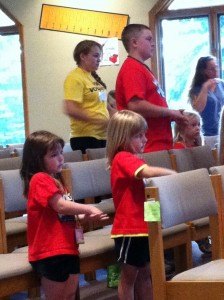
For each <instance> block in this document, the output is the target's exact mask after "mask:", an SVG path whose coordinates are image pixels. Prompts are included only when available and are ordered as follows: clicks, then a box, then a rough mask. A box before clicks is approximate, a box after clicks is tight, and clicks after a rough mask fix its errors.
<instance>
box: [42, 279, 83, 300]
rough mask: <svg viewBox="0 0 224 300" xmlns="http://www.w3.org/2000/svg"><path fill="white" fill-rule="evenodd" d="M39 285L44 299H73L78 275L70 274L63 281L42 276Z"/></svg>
mask: <svg viewBox="0 0 224 300" xmlns="http://www.w3.org/2000/svg"><path fill="white" fill-rule="evenodd" d="M41 285H42V288H43V291H44V294H45V297H46V300H58V299H65V300H74V299H75V294H76V289H77V286H78V275H70V276H69V278H68V279H67V280H66V281H64V282H57V281H52V280H49V279H47V278H45V277H42V279H41Z"/></svg>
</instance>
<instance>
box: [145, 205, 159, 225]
mask: <svg viewBox="0 0 224 300" xmlns="http://www.w3.org/2000/svg"><path fill="white" fill-rule="evenodd" d="M144 221H146V222H160V221H161V216H160V203H159V201H155V200H149V201H146V202H144Z"/></svg>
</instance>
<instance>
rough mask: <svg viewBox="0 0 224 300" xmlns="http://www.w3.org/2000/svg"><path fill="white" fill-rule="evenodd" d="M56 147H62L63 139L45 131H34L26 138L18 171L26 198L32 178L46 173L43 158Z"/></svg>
mask: <svg viewBox="0 0 224 300" xmlns="http://www.w3.org/2000/svg"><path fill="white" fill-rule="evenodd" d="M58 145H61V147H62V148H63V147H64V141H63V139H62V138H60V137H58V136H57V135H55V134H53V133H51V132H48V131H45V130H40V131H35V132H33V133H31V134H30V135H29V136H28V137H27V139H26V141H25V143H24V147H23V156H22V166H21V169H20V175H21V178H22V179H23V181H24V195H25V196H26V197H27V195H28V191H29V183H30V180H31V178H32V176H33V175H34V174H36V173H38V172H46V170H45V165H44V156H45V155H46V154H47V152H48V151H51V150H54V149H55V148H57V147H58ZM58 179H59V180H61V177H60V174H58Z"/></svg>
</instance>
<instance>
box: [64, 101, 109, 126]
mask: <svg viewBox="0 0 224 300" xmlns="http://www.w3.org/2000/svg"><path fill="white" fill-rule="evenodd" d="M64 113H65V114H66V115H67V116H69V117H71V118H74V119H77V120H80V121H84V122H89V123H92V124H101V125H103V126H105V127H106V126H107V124H108V120H104V119H98V118H94V117H92V116H90V115H88V113H87V112H86V111H85V110H84V109H83V108H82V107H80V106H79V104H78V103H76V102H75V101H73V100H68V99H65V100H64Z"/></svg>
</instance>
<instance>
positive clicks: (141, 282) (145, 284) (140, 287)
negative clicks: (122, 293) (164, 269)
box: [135, 264, 153, 300]
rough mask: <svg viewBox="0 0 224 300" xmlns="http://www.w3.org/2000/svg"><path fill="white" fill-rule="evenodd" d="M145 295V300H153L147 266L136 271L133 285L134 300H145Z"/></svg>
mask: <svg viewBox="0 0 224 300" xmlns="http://www.w3.org/2000/svg"><path fill="white" fill-rule="evenodd" d="M145 295H147V299H149V300H153V293H152V281H151V274H150V268H149V265H148V264H147V265H146V266H145V267H142V268H139V269H138V276H137V278H136V284H135V300H141V299H145Z"/></svg>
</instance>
